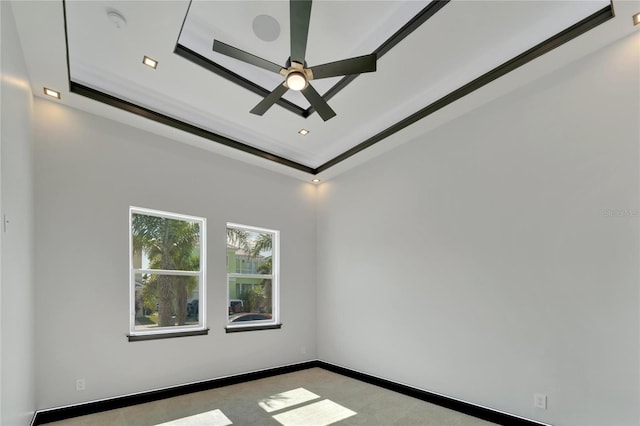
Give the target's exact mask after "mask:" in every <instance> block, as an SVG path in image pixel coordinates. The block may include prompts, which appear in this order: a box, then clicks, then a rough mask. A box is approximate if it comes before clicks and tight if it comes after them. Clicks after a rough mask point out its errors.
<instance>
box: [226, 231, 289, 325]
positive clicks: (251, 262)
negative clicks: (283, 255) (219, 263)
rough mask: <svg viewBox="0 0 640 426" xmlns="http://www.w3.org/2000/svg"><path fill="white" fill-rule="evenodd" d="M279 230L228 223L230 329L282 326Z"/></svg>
mask: <svg viewBox="0 0 640 426" xmlns="http://www.w3.org/2000/svg"><path fill="white" fill-rule="evenodd" d="M278 272H279V232H278V231H275V230H272V229H265V228H258V227H254V226H246V225H239V224H234V223H228V224H227V295H228V296H227V299H228V300H227V310H228V312H227V314H228V321H227V331H228V332H230V331H244V330H246V329H261V328H279V327H280V323H279V309H278V308H279V279H278V278H279V276H278V275H279V274H278Z"/></svg>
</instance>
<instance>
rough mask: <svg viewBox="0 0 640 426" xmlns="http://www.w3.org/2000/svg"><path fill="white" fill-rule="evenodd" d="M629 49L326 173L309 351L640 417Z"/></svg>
mask: <svg viewBox="0 0 640 426" xmlns="http://www.w3.org/2000/svg"><path fill="white" fill-rule="evenodd" d="M639 63H640V35H639V34H637V33H636V34H635V35H634V36H633V37H630V38H626V39H623V40H621V41H619V42H617V43H615V44H614V45H612V46H610V47H608V48H606V49H604V50H602V51H600V52H598V53H597V54H594V55H591V56H589V57H587V58H585V59H583V60H581V61H579V62H577V63H574V64H572V65H570V66H568V67H566V68H564V69H561V70H559V71H557V72H554V73H553V74H551V75H550V76H548V77H546V78H544V79H542V80H539V81H537V82H535V83H533V84H531V85H529V86H527V87H524V88H522V89H521V90H518V91H517V92H515V93H512V94H510V95H508V96H507V97H504V98H502V99H498V100H496V101H494V102H492V103H491V104H489V105H486V106H484V107H482V108H480V109H478V110H476V111H473V112H471V113H469V114H467V115H466V116H463V117H461V118H459V119H457V120H456V121H454V122H452V123H450V124H448V125H446V126H444V127H442V128H440V129H438V130H436V131H433V132H431V133H429V134H427V135H425V136H423V137H421V138H419V139H417V140H415V141H413V142H411V143H408V144H405V145H403V146H402V147H400V148H398V149H396V150H394V151H391V152H389V153H387V154H385V156H382V157H379V158H378V159H376V160H373V161H371V162H369V163H367V164H365V165H363V166H361V167H359V168H357V169H354V170H352V171H350V172H348V173H346V174H344V175H341V176H339V177H338V178H336V179H334V180H332V181H330V182H327V183H326V184H324V185H322V186H321V187H320V191H319V193H320V199H319V202H318V203H319V213H318V266H317V267H318V318H319V319H320V320H319V321H318V355H319V358H320V359H322V360H326V361H329V362H332V363H336V364H339V365H343V366H346V367H349V368H353V369H356V370H361V371H364V372H366V373H370V374H373V375H377V376H381V377H385V378H388V379H391V380H394V381H397V382H401V383H406V384H409V385H412V386H415V387H418V388H422V389H426V390H430V391H434V392H438V393H442V394H446V395H449V396H452V397H454V398H458V399H462V400H466V401H469V402H472V403H475V404H480V405H485V406H489V407H492V408H494V409H498V410H503V411H506V412H510V413H513V414H516V415H521V416H524V417H527V418H532V419H537V420H540V421H546V422H550V423H553V424H556V425H600V426H602V425H617V426H620V425H637V424H640V418H639V414H638V406H639V404H638V403H639V389H638V387H639V383H638V381H639V378H640V375H639V362H640V361H639V360H640V352H639V336H640V333H639V323H640V321H639V320H640V316H639V297H638V295H639V287H638V286H639V273H638V259H639V255H640V253H639V249H638V216H639V214H640V210H639V207H640V205H639V192H638V190H639V185H638V182H639V181H638V177H639V167H638V164H639V163H638V143H639V141H640V137H639V129H638V123H639V113H640V109H639V105H638V102H639V101H638V100H639V99H640V93H639V85H638V81H639V78H640V72H639ZM534 393H543V394H546V395H548V410H546V411H544V410H540V409H534V408H533V395H534Z"/></svg>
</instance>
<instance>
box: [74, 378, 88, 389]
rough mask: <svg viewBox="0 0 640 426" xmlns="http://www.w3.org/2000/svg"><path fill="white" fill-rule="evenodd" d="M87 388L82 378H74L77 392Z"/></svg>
mask: <svg viewBox="0 0 640 426" xmlns="http://www.w3.org/2000/svg"><path fill="white" fill-rule="evenodd" d="M85 389H87V382H86V381H85V380H84V379H77V380H76V390H77V391H78V392H80V391H83V390H85Z"/></svg>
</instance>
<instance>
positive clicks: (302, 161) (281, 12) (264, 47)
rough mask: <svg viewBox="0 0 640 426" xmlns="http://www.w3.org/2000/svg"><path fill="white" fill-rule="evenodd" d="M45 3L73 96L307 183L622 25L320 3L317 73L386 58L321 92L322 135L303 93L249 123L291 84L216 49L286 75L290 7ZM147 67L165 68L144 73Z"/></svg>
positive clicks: (527, 7)
mask: <svg viewBox="0 0 640 426" xmlns="http://www.w3.org/2000/svg"><path fill="white" fill-rule="evenodd" d="M26 3H36V2H26ZM48 3H56V6H57V7H58V8H62V9H63V12H64V15H63V21H62V22H59V23H58V24H59V25H63V26H64V34H65V36H66V39H65V40H64V41H65V43H64V46H65V50H66V51H65V52H64V55H65V56H67V58H65V60H67V69H66V72H67V78H68V84H69V88H70V91H71V92H73V93H76V94H79V95H83V96H86V97H89V98H92V99H94V100H98V101H100V102H102V103H105V104H108V105H111V106H115V107H117V108H120V109H123V110H125V111H128V112H130V113H133V114H136V115H142V116H144V117H146V118H149V119H151V120H154V121H157V122H161V123H163V124H168V125H169V126H171V127H174V128H177V129H180V130H182V131H186V132H188V133H190V134H193V135H197V136H198V137H201V138H204V139H207V143H211V144H215V143H220V144H222V145H225V146H227V147H231V148H234V149H238V150H241V151H244V152H248V153H249V154H252V155H256V156H258V157H261V158H266V159H269V160H272V161H275V162H276V163H279V164H283V165H285V166H288V167H291V168H294V169H297V170H301V171H303V172H305V173H309V174H317V173H319V172H322V171H323V170H327V169H329V168H330V167H332V166H334V165H335V164H337V163H339V162H341V161H343V160H344V159H346V158H349V157H350V156H352V155H354V154H355V153H358V152H360V151H361V150H363V149H365V148H368V147H369V146H372V145H374V144H375V143H377V142H379V141H381V140H384V139H385V138H387V137H389V136H390V135H392V134H394V133H396V132H398V131H400V130H401V129H403V128H405V127H406V126H410V125H413V123H416V122H418V121H420V120H423V119H425V118H426V117H428V116H429V115H430V114H431V113H432V112H434V111H437V110H438V109H440V108H441V107H443V106H445V105H448V104H450V103H452V102H455V101H456V100H457V99H460V98H462V97H464V96H465V95H467V94H468V93H470V92H472V91H473V90H476V89H478V88H480V87H482V86H483V85H484V84H486V83H488V82H491V81H493V80H495V79H497V78H500V77H501V76H502V75H505V74H507V73H508V72H510V71H511V70H512V69H515V68H517V67H519V66H520V65H522V64H525V63H527V62H528V61H530V60H534V59H536V58H538V57H540V56H542V55H543V54H544V53H546V52H547V51H550V50H552V49H553V48H556V47H557V46H560V45H562V44H564V43H566V42H568V41H571V40H572V39H573V38H575V37H579V36H580V35H581V34H582V33H585V32H588V31H590V30H591V29H592V28H595V27H597V26H599V25H601V24H602V23H604V22H606V21H608V20H609V19H610V18H612V16H613V13H612V9H613V8H612V4H611V2H610V1H604V0H603V1H598V0H593V1H579V2H578V1H450V2H445V1H443V2H429V1H367V0H364V1H340V2H338V1H314V2H313V6H312V9H311V19H310V26H309V37H308V44H307V55H306V61H307V63H308V65H310V66H313V65H317V64H322V63H326V62H332V61H337V60H341V59H345V58H350V57H353V56H359V55H365V54H370V53H373V52H377V53H378V60H377V70H376V72H373V73H367V74H361V75H359V76H356V78H341V77H336V78H328V79H323V80H314V81H312V82H311V84H312V85H313V86H314V87H315V88H316V89H317V90H318V92H319V93H320V94H321V95H323V96H324V97H325V99H326V100H327V102H328V103H329V105H330V106H331V107H332V108H333V109H334V110H335V112H336V113H337V115H336V116H335V117H333V118H331V119H330V120H328V121H326V122H325V121H323V120H322V119H321V118H320V117H319V116H318V114H317V113H315V112H314V111H313V109H310V108H309V104H308V102H307V101H306V99H305V98H304V97H302V96H301V94H300V93H299V92H293V91H289V92H287V94H286V95H285V97H284V98H285V100H284V101H282V102H280V103H278V104H276V105H274V106H273V107H272V108H271V109H269V110H268V111H267V112H266V114H264V115H263V116H256V115H253V114H250V113H249V111H250V110H251V109H252V108H253V107H254V106H255V105H256V104H257V103H258V102H260V100H262V98H263V97H264V96H265V95H266V94H267V93H269V92H270V91H271V90H273V89H274V87H276V86H277V85H278V84H280V83H281V82H282V76H279V75H277V74H274V73H270V72H268V71H265V70H262V69H259V68H257V67H254V66H252V65H249V64H246V63H243V62H241V61H237V60H235V59H232V58H229V57H226V56H224V55H220V54H218V53H215V52H213V51H212V45H213V40H214V39H216V40H220V41H222V42H224V43H228V44H231V45H233V46H235V47H237V48H240V49H242V50H245V51H247V52H249V53H252V54H255V55H258V56H261V57H263V58H265V59H268V60H270V61H272V62H275V63H277V64H280V65H283V66H284V65H285V63H286V61H287V59H288V57H289V53H290V39H289V25H290V23H289V3H288V2H287V1H199V0H194V1H191V2H190V1H73V0H67V1H65V2H60V3H58V2H48ZM48 7H51V5H49V6H48ZM14 9H17V13H16V17H17V21H18V24H19V25H18V26H19V31H23V32H24V31H27V29H24V28H23V29H20V27H21V25H20V21H21V18H22V20H23V22H24V19H25V18H26V17H27V16H28V14H29V13H33V10H31V9H30V8H29V7H28V6H25V5H19V6H17V5H14ZM114 13H115V14H117V15H119V16H121V17H122V18H123V20H122V22H116V21H115V20H114V19H113V16H114ZM29 31H37V28H30V29H29ZM58 34H59V32H58ZM27 50H29V49H27ZM27 53H29V52H27ZM145 55H146V56H149V57H152V58H153V59H155V60H157V61H158V66H157V68H156V69H151V68H149V67H146V66H144V65H143V64H142V58H143V56H145ZM527 55H529V56H527ZM26 56H27V62H28V65H31V63H30V61H29V60H28V57H29V55H28V54H27V55H26ZM518 58H520V59H519V61H520V62H518V63H515V62H514V61H516V62H517V61H518ZM35 62H37V61H34V63H35ZM41 90H42V89H41V88H34V92H38V93H39V92H40V91H41ZM303 128H304V129H307V130H309V134H308V135H306V136H301V135H300V134H299V133H298V131H299V130H300V129H303Z"/></svg>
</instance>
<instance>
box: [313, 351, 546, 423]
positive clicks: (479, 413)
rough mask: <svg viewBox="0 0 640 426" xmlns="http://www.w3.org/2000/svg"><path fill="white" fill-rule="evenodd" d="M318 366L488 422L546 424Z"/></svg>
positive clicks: (359, 374)
mask: <svg viewBox="0 0 640 426" xmlns="http://www.w3.org/2000/svg"><path fill="white" fill-rule="evenodd" d="M317 364H318V365H317V366H318V367H320V368H324V369H325V370H328V371H332V372H334V373H338V374H341V375H343V376H347V377H351V378H352V379H356V380H360V381H361V382H365V383H369V384H372V385H375V386H379V387H381V388H384V389H389V390H391V391H394V392H398V393H401V394H403V395H407V396H410V397H413V398H417V399H420V400H422V401H425V402H429V403H431V404H434V405H439V406H441V407H445V408H448V409H450V410H454V411H457V412H459V413H464V414H467V415H469V416H473V417H477V418H479V419H482V420H486V421H488V422H493V423H497V424H499V425H504V426H543V425H544V426H546V424H545V423H538V422H535V421H533V420H527V419H523V418H521V417H517V416H513V415H510V414H506V413H502V412H500V411H495V410H491V409H489V408H485V407H481V406H478V405H474V404H470V403H468V402H464V401H459V400H457V399H453V398H449V397H446V396H444V395H439V394H436V393H432V392H427V391H424V390H420V389H416V388H413V387H411V386H407V385H402V384H399V383H396V382H392V381H391V380H386V379H381V378H379V377H375V376H371V375H369V374H365V373H360V372H358V371H354V370H350V369H348V368H345V367H340V366H337V365H335V364H330V363H327V362H324V361H318V362H317Z"/></svg>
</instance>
